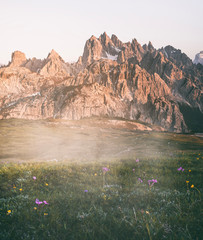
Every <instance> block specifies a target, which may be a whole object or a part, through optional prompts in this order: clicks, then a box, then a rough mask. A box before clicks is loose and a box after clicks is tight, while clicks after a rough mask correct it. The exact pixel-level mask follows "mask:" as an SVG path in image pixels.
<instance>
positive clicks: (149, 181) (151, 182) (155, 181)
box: [148, 179, 157, 187]
mask: <svg viewBox="0 0 203 240" xmlns="http://www.w3.org/2000/svg"><path fill="white" fill-rule="evenodd" d="M155 183H157V180H156V179H152V180H148V184H149V186H150V187H152V186H153V185H154V184H155Z"/></svg>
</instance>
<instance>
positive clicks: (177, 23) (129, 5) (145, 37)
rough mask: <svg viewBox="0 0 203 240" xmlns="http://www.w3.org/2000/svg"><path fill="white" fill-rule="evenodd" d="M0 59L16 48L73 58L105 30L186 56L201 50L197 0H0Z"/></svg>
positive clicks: (202, 5)
mask: <svg viewBox="0 0 203 240" xmlns="http://www.w3.org/2000/svg"><path fill="white" fill-rule="evenodd" d="M0 31H1V34H0V63H7V62H8V61H10V59H11V54H12V52H13V51H15V50H20V51H22V52H24V53H25V54H26V57H27V58H32V57H37V58H41V59H44V58H46V57H47V55H48V53H49V52H50V51H51V49H55V50H56V51H57V52H58V53H59V54H60V55H61V57H62V58H63V59H64V60H65V61H67V62H69V61H76V60H77V59H78V57H79V56H80V55H82V53H83V49H84V45H85V42H86V40H88V39H89V38H90V37H91V36H92V35H95V36H96V37H99V36H100V34H102V33H103V32H104V31H106V33H107V34H108V35H109V36H111V35H112V34H115V35H117V37H118V38H119V39H120V40H121V41H123V42H128V41H131V40H132V39H133V38H136V39H137V40H138V42H139V43H140V44H141V45H143V44H144V43H148V42H149V41H151V42H152V44H153V45H154V47H155V48H157V49H158V48H161V47H162V46H167V45H172V46H174V47H175V48H178V49H181V50H182V52H185V53H186V54H187V55H188V56H189V57H190V58H191V59H194V56H195V54H196V53H198V52H200V51H202V50H203V1H202V0H139V1H138V0H122V1H121V0H100V1H96V0H0Z"/></svg>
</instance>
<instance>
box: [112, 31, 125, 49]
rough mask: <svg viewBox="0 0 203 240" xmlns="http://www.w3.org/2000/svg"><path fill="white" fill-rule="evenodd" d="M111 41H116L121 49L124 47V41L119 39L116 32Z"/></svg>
mask: <svg viewBox="0 0 203 240" xmlns="http://www.w3.org/2000/svg"><path fill="white" fill-rule="evenodd" d="M111 41H112V42H113V43H114V45H115V47H117V48H119V49H121V48H122V47H123V43H122V42H121V41H120V40H119V39H118V37H117V36H116V35H115V34H112V36H111Z"/></svg>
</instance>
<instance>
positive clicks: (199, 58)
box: [193, 51, 203, 65]
mask: <svg viewBox="0 0 203 240" xmlns="http://www.w3.org/2000/svg"><path fill="white" fill-rule="evenodd" d="M193 63H194V64H198V63H200V64H202V65H203V51H201V52H199V53H198V54H196V55H195V59H194V61H193Z"/></svg>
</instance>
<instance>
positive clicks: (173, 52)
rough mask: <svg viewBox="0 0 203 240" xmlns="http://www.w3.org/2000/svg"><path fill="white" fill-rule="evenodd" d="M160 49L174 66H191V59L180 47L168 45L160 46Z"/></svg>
mask: <svg viewBox="0 0 203 240" xmlns="http://www.w3.org/2000/svg"><path fill="white" fill-rule="evenodd" d="M160 51H161V52H162V53H163V54H164V55H165V56H166V57H167V58H168V59H169V60H170V61H171V62H173V63H174V64H175V65H176V66H178V67H184V68H185V67H186V68H187V67H191V66H192V65H193V63H192V60H191V59H190V58H189V57H188V56H187V55H186V54H185V53H182V52H181V50H180V49H176V48H174V47H172V46H170V45H168V46H166V47H164V48H161V49H160Z"/></svg>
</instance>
